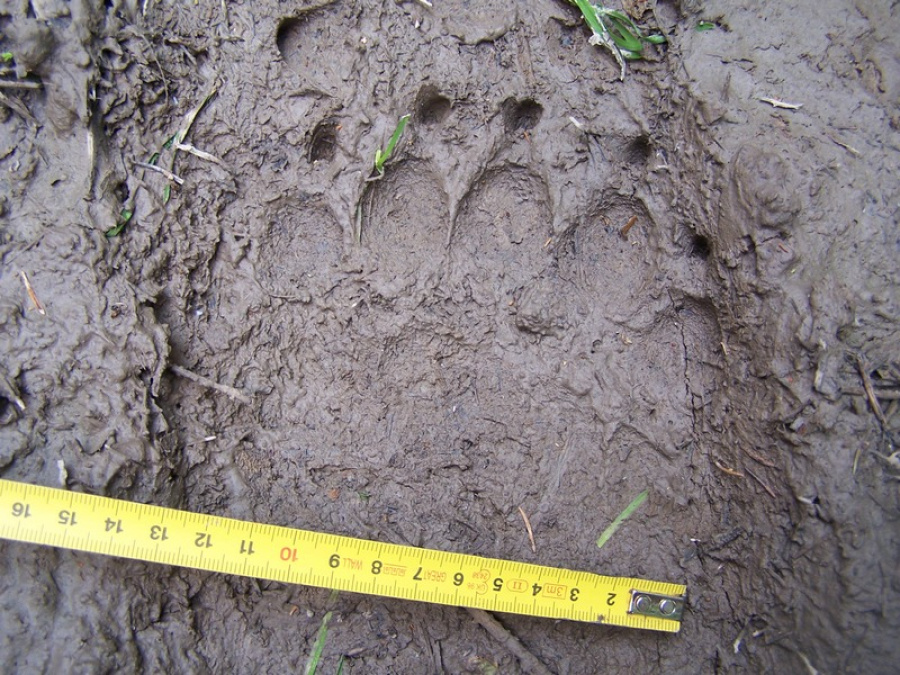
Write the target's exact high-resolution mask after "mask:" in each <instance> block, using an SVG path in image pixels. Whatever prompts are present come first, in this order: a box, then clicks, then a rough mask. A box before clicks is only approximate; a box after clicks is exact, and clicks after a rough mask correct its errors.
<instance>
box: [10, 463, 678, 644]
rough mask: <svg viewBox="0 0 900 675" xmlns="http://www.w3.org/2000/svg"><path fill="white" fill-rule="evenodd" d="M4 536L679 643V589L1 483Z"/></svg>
mask: <svg viewBox="0 0 900 675" xmlns="http://www.w3.org/2000/svg"><path fill="white" fill-rule="evenodd" d="M0 537H2V538H4V539H11V540H14V541H22V542H30V543H33V544H44V545H47V546H56V547H59V548H66V549H72V550H77V551H88V552H92V553H102V554H105V555H110V556H117V557H121V558H131V559H134V560H144V561H150V562H156V563H163V564H167V565H178V566H181V567H191V568H195V569H201V570H209V571H211V572H222V573H226V574H237V575H241V576H247V577H255V578H258V579H271V580H273V581H281V582H285V583H290V584H302V585H304V586H317V587H320V588H328V589H335V590H341V591H352V592H355V593H365V594H369V595H380V596H385V597H391V598H401V599H404V600H418V601H422V602H432V603H437V604H441V605H452V606H459V607H477V608H479V609H485V610H489V611H494V612H509V613H512V614H525V615H528V616H538V617H547V618H551V619H569V620H573V621H587V622H593V623H604V624H611V625H614V626H626V627H628V628H643V629H649V630H658V631H665V632H669V633H676V632H678V629H679V628H680V627H681V616H682V612H683V610H684V605H685V600H686V597H685V593H686V588H685V586H683V585H679V584H671V583H664V582H659V581H646V580H644V579H632V578H629V577H608V576H601V575H599V574H592V573H589V572H577V571H573V570H566V569H558V568H554V567H544V566H541V565H532V564H529V563H522V562H514V561H510V560H500V559H495V558H482V557H480V556H474V555H466V554H462V553H450V552H446V551H438V550H434V549H425V548H417V547H414V546H401V545H397V544H386V543H383V542H379V541H370V540H366V539H355V538H352V537H343V536H338V535H333V534H325V533H322V532H314V531H309V530H296V529H292V528H288V527H279V526H276V525H265V524H260V523H254V522H250V521H243V520H233V519H231V518H220V517H218V516H206V515H202V514H199V513H191V512H188V511H179V510H176V509H169V508H163V507H160V506H149V505H146V504H137V503H135V502H129V501H123V500H119V499H111V498H109V497H98V496H95V495H87V494H82V493H78V492H69V491H66V490H58V489H55V488H46V487H39V486H35V485H30V484H27V483H18V482H15V481H9V480H4V479H0Z"/></svg>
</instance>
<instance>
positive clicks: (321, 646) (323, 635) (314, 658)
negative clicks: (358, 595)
mask: <svg viewBox="0 0 900 675" xmlns="http://www.w3.org/2000/svg"><path fill="white" fill-rule="evenodd" d="M331 615H332V612H326V614H325V616H324V617H323V618H322V625H321V626H319V632H318V634H317V635H316V641H315V644H313V650H312V654H310V655H309V661H307V662H306V668H304V669H303V675H316V668H318V667H319V660H320V659H321V658H322V652H323V651H324V650H325V640H326V639H327V638H328V622H329V621H331Z"/></svg>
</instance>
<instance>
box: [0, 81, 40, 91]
mask: <svg viewBox="0 0 900 675" xmlns="http://www.w3.org/2000/svg"><path fill="white" fill-rule="evenodd" d="M43 86H44V85H43V84H42V83H40V82H28V81H23V80H0V89H40V88H41V87H43Z"/></svg>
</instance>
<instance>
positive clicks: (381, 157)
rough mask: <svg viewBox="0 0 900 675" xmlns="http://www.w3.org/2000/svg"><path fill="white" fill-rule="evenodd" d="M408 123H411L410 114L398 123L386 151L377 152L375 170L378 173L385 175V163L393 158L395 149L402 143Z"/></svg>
mask: <svg viewBox="0 0 900 675" xmlns="http://www.w3.org/2000/svg"><path fill="white" fill-rule="evenodd" d="M407 122H409V115H408V114H407V115H404V116H403V117H401V118H400V121H399V122H397V128H396V129H394V133H393V135H392V136H391V140H389V141H388V144H387V147H386V148H385V149H384V150H376V151H375V170H376V171H378V173H384V163H385V162H386V161H388V160H389V159H390V158H391V154H392V153H393V152H394V148H395V147H396V145H397V143H398V142H399V141H400V137H401V136H402V135H403V130H404V129H406V123H407Z"/></svg>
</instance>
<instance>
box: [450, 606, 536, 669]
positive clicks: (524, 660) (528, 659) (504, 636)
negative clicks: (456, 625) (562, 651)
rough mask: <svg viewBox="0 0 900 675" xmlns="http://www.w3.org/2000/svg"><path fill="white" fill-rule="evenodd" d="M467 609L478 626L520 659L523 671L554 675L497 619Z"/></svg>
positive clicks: (471, 608)
mask: <svg viewBox="0 0 900 675" xmlns="http://www.w3.org/2000/svg"><path fill="white" fill-rule="evenodd" d="M467 609H468V610H469V614H470V615H471V616H472V618H473V619H475V621H476V622H478V625H480V626H481V627H482V628H484V629H485V630H486V631H487V632H488V633H490V635H491V637H493V638H494V639H495V640H497V641H498V642H500V644H501V645H503V646H504V647H506V648H507V649H508V650H509V651H510V652H511V653H512V655H513V656H515V657H516V658H517V659H519V663H521V664H522V670H523V671H525V672H526V673H531V674H532V675H553V673H551V672H550V670H548V669H547V666H545V665H544V664H543V663H541V662H540V661H539V660H538V658H537V657H536V656H535V655H534V654H532V653H531V652H530V651H528V649H527V648H526V647H525V645H523V644H522V643H521V642H519V639H518V638H517V637H516V636H515V635H513V634H512V633H510V632H509V631H508V630H506V629H505V628H504V627H503V625H502V624H501V623H500V622H499V621H497V619H495V618H494V617H492V616H491V615H490V614H488V613H487V612H485V611H484V610H483V609H475V608H473V607H469V608H467Z"/></svg>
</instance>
